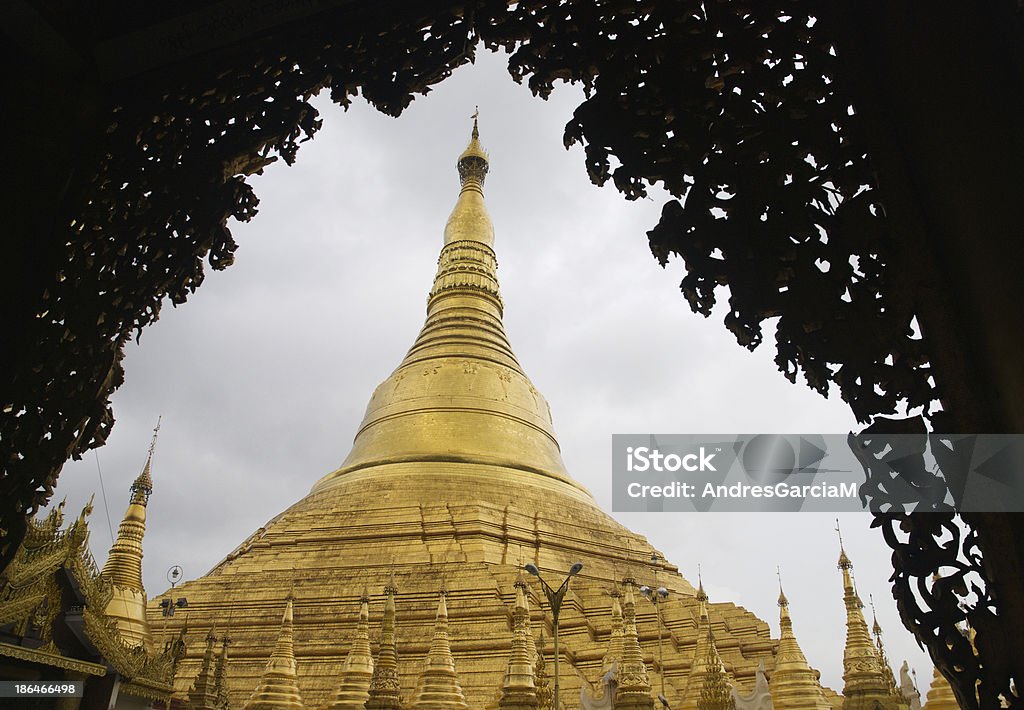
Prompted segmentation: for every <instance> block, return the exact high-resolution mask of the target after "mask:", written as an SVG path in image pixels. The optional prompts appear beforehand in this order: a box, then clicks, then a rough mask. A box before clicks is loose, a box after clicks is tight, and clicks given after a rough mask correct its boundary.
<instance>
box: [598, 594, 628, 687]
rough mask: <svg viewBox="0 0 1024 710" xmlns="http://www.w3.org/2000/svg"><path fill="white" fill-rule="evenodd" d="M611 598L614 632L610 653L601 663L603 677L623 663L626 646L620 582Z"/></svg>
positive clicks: (609, 644) (605, 655) (609, 643)
mask: <svg viewBox="0 0 1024 710" xmlns="http://www.w3.org/2000/svg"><path fill="white" fill-rule="evenodd" d="M609 596H611V598H612V632H611V635H610V636H609V637H608V652H607V653H605V654H604V659H603V660H602V662H601V673H602V675H603V674H605V673H607V672H608V671H609V670H611V667H612V666H613V665H615V664H621V663H622V651H623V644H624V631H625V629H624V626H623V622H622V603H621V601H620V600H621V599H622V593H621V592H620V591H619V585H618V582H615V586H613V587H612V590H611V592H609Z"/></svg>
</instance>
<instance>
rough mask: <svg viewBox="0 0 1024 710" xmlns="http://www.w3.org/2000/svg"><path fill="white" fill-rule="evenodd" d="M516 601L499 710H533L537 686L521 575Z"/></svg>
mask: <svg viewBox="0 0 1024 710" xmlns="http://www.w3.org/2000/svg"><path fill="white" fill-rule="evenodd" d="M514 586H515V589H516V601H515V605H514V606H513V607H512V654H511V656H509V659H508V670H506V671H505V680H504V682H503V683H502V684H501V697H500V699H499V701H498V706H499V707H500V708H501V710H536V708H537V704H538V700H537V683H536V679H535V678H534V661H535V659H534V656H535V655H536V652H535V648H534V640H533V634H532V633H531V631H530V601H529V596H528V589H529V588H528V587H527V584H526V580H525V579H524V578H523V575H522V573H520V574H519V576H518V577H517V578H516V583H515V585H514Z"/></svg>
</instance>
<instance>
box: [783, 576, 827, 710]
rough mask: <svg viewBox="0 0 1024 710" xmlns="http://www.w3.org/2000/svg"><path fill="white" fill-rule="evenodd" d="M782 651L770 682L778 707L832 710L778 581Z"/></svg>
mask: <svg viewBox="0 0 1024 710" xmlns="http://www.w3.org/2000/svg"><path fill="white" fill-rule="evenodd" d="M779 627H780V629H781V631H782V633H781V635H780V637H779V652H778V654H777V655H776V656H775V672H774V673H773V674H772V678H771V681H770V682H769V689H770V691H771V694H772V703H773V705H774V707H775V710H830V708H831V705H830V704H829V702H828V701H827V700H826V699H825V696H824V694H823V693H822V689H821V684H820V683H819V682H818V674H817V673H816V672H815V671H814V670H812V669H811V667H810V666H809V665H808V663H807V658H806V657H805V656H804V652H803V651H802V650H801V649H800V645H799V644H798V643H797V640H796V636H795V635H794V633H793V620H792V619H791V618H790V616H789V600H788V599H786V595H785V593H784V592H783V591H782V585H781V583H780V584H779Z"/></svg>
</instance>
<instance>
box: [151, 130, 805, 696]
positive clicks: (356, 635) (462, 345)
mask: <svg viewBox="0 0 1024 710" xmlns="http://www.w3.org/2000/svg"><path fill="white" fill-rule="evenodd" d="M457 166H458V172H459V177H460V183H461V191H460V192H459V196H458V200H457V202H456V204H455V207H454V209H453V210H452V213H451V217H450V218H449V220H448V223H447V225H446V226H445V230H444V245H443V247H442V248H441V253H440V258H439V260H438V268H437V276H436V278H435V279H434V284H433V287H432V288H431V290H430V294H429V297H428V300H427V316H426V322H425V324H424V326H423V329H422V330H421V332H420V334H419V336H418V337H417V339H416V341H415V343H414V344H413V346H412V348H411V349H410V350H409V353H408V354H407V355H406V357H405V359H404V360H403V361H402V362H401V364H400V365H399V366H398V368H397V369H396V370H395V371H394V373H392V375H391V376H390V377H388V378H387V379H386V380H385V381H384V382H383V383H381V384H380V385H379V386H378V387H377V389H376V390H375V391H374V393H373V396H372V397H371V399H370V402H369V405H368V406H367V408H366V415H365V417H364V419H363V422H362V424H361V426H360V427H359V430H358V431H357V432H356V435H355V440H354V443H353V445H352V450H351V452H350V453H349V454H348V456H347V458H345V460H344V461H343V462H342V464H341V466H340V467H339V468H338V469H337V470H335V471H333V472H331V473H329V474H328V475H326V476H324V477H322V478H321V479H320V480H319V481H317V482H316V483H315V485H313V487H312V490H311V491H310V492H309V494H308V495H306V496H305V497H304V498H302V499H301V500H300V501H298V502H297V503H295V504H294V505H292V506H291V507H289V508H288V509H287V510H285V511H284V512H283V513H281V514H280V515H278V516H277V517H275V518H274V519H272V520H271V521H270V522H268V523H267V524H266V525H265V526H264V527H262V528H260V529H259V530H257V531H256V532H254V533H253V534H252V535H251V536H249V538H248V539H246V540H245V541H244V542H243V543H242V544H241V545H239V546H238V547H237V548H236V549H235V550H234V551H232V552H231V553H230V554H229V555H228V556H227V557H226V558H225V559H224V560H223V561H222V562H220V563H219V564H218V565H217V566H216V567H215V568H214V569H212V570H211V571H210V572H209V573H208V574H207V575H206V576H204V577H202V578H200V579H196V580H193V581H190V582H187V583H185V584H182V585H179V586H178V587H177V588H176V589H175V590H174V596H175V597H187V599H188V609H187V622H186V614H182V613H179V614H177V615H175V616H173V617H171V618H170V619H164V618H162V617H161V613H160V611H161V610H160V606H159V602H158V601H156V600H155V601H154V602H151V603H150V604H149V607H148V613H149V621H150V625H151V628H152V629H154V631H156V630H160V635H158V636H159V638H155V639H154V641H159V640H162V636H163V635H166V636H168V637H169V636H171V635H173V634H177V633H179V631H180V630H181V629H182V627H183V626H184V625H185V624H186V623H187V639H188V641H189V652H188V656H187V657H186V658H184V659H183V660H182V661H181V662H180V663H179V665H178V669H177V676H176V680H175V688H176V692H177V694H178V695H179V696H180V697H181V698H186V697H187V696H188V692H189V689H190V688H191V687H192V686H193V684H194V683H195V681H196V678H197V676H199V675H200V674H201V672H203V669H204V666H205V667H208V666H209V665H210V663H211V660H210V659H208V658H207V659H205V660H204V650H205V649H206V648H207V646H208V644H207V643H205V642H204V639H205V638H206V637H207V634H208V633H210V629H211V628H213V627H214V626H216V628H217V629H218V632H217V633H218V634H219V633H221V632H224V633H226V634H229V635H230V638H231V658H230V662H229V664H228V666H227V669H226V672H225V673H224V674H223V675H224V679H225V683H226V687H227V690H228V695H229V698H230V705H231V707H242V706H243V705H244V704H245V703H246V702H247V701H250V702H252V703H254V704H255V703H256V702H257V700H259V698H260V697H261V696H260V695H259V693H258V692H257V693H256V695H254V689H257V688H265V686H267V684H268V682H269V681H268V680H267V678H268V676H267V673H268V672H269V671H267V669H268V668H270V667H271V666H273V667H274V668H276V667H277V666H281V667H286V670H288V671H289V673H286V674H283V675H282V674H280V673H278V674H277V675H281V677H282V678H285V676H288V677H287V678H285V680H287V681H288V682H289V683H291V682H292V681H291V678H292V676H291V675H290V672H291V668H292V662H293V661H294V668H295V674H296V675H295V676H294V678H295V683H296V684H297V688H298V693H297V694H292V695H289V702H297V701H298V698H299V697H301V702H302V703H303V704H304V706H305V707H307V708H319V707H325V706H327V705H328V704H331V703H337V704H338V706H339V707H359V706H361V703H362V701H363V698H364V697H369V700H368V701H366V702H365V705H366V706H367V707H372V708H379V709H381V710H383V709H394V708H398V707H405V708H414V707H416V708H430V709H432V710H433V709H435V708H442V707H443V708H448V709H449V710H456V709H457V708H461V707H466V706H467V705H468V706H469V707H473V708H498V707H504V708H528V707H533V703H534V699H535V697H547V695H546V694H547V693H548V692H549V688H548V681H547V680H545V681H543V682H541V681H538V684H539V686H542V687H537V688H536V689H535V690H531V685H530V680H529V679H528V678H526V676H525V672H526V671H525V668H526V666H525V663H526V658H527V656H533V655H534V654H536V653H537V650H536V648H534V647H532V646H530V647H527V646H528V645H527V644H526V640H525V637H524V634H525V633H527V631H526V630H527V629H532V632H530V633H532V634H535V635H540V634H543V636H544V637H545V638H547V639H548V640H549V641H548V642H547V643H546V644H544V645H543V646H542V649H543V650H542V653H543V654H544V655H545V656H546V657H544V656H542V657H541V659H540V661H541V663H542V664H543V667H544V668H545V669H546V671H545V672H546V673H547V677H548V678H549V679H550V677H551V674H552V671H553V661H554V657H553V654H552V645H551V643H550V639H551V638H552V626H551V615H550V608H549V606H548V603H547V600H546V599H545V597H544V594H543V593H542V592H541V589H540V587H539V586H538V583H537V581H536V580H535V579H533V578H528V580H529V583H528V584H524V583H523V581H522V578H521V577H520V576H519V574H520V570H521V569H522V566H523V565H524V564H525V563H532V564H534V565H536V566H537V567H538V568H539V570H540V572H541V574H542V575H543V576H544V578H545V579H546V580H548V581H549V582H551V583H552V585H553V586H557V585H558V584H559V583H560V582H561V580H562V578H563V577H564V576H565V574H566V572H567V570H569V568H570V566H572V565H573V563H575V562H581V563H582V564H583V569H582V572H580V573H579V574H578V575H577V576H576V577H574V578H573V580H572V583H571V586H570V589H569V592H568V594H567V596H566V597H565V599H564V603H563V605H562V608H561V616H560V631H559V643H560V659H559V660H560V664H561V666H560V668H561V669H560V681H561V702H562V704H563V705H564V706H566V707H569V708H574V707H579V704H580V690H581V688H587V689H588V690H591V688H588V687H587V686H594V687H595V688H596V687H597V684H598V682H599V681H600V679H601V677H602V675H603V673H604V672H605V671H606V670H607V668H608V664H609V663H612V662H614V663H616V664H617V667H618V669H619V672H620V687H619V693H620V697H619V701H618V702H619V704H620V705H622V704H623V703H624V704H625V705H628V706H629V707H634V706H635V707H636V708H650V707H651V706H652V703H655V704H656V703H657V701H656V700H652V698H653V694H652V693H651V687H652V686H653V687H655V688H659V689H660V687H661V681H662V674H664V686H665V694H666V696H667V697H666V699H667V700H668V702H669V703H671V704H672V705H673V706H675V707H682V706H684V705H685V706H692V707H695V706H696V704H697V702H698V700H699V699H700V697H701V692H702V690H703V685H704V683H703V676H701V677H700V678H691V677H690V670H691V668H694V666H695V665H696V666H701V667H703V666H704V665H706V663H707V659H706V658H705V657H704V656H705V653H704V652H705V651H706V650H707V640H708V639H713V646H714V649H715V652H716V654H718V656H719V657H720V658H721V664H722V665H721V670H722V671H723V672H724V673H727V674H728V677H729V678H730V679H731V680H732V681H733V682H735V683H738V684H739V685H740V686H749V687H753V684H754V679H755V674H756V672H757V668H758V665H759V663H762V662H763V664H764V666H765V667H766V668H767V669H768V671H769V673H770V672H771V671H772V670H773V669H774V667H775V660H774V659H775V654H776V651H777V647H778V642H777V641H774V640H772V638H771V637H770V633H769V628H768V625H767V624H766V623H765V622H764V621H762V620H760V619H758V618H757V617H755V616H754V615H753V614H751V613H749V612H748V611H746V610H745V609H743V608H742V607H738V606H735V605H733V604H729V603H708V601H707V598H706V596H705V595H703V594H702V595H701V596H700V598H698V595H697V590H695V589H694V588H693V586H692V585H691V584H690V583H689V582H688V581H687V580H685V579H683V577H682V576H680V574H679V572H678V568H677V567H676V566H674V565H672V564H670V563H668V562H667V561H665V560H664V557H663V556H662V555H660V554H658V553H657V551H655V550H652V548H651V546H650V544H649V543H648V542H647V540H646V539H644V538H643V537H642V536H640V535H637V534H635V533H632V532H631V531H629V530H628V529H626V528H625V527H623V526H622V525H620V524H618V523H617V522H615V521H614V520H613V519H612V518H611V517H609V516H608V515H607V514H605V513H604V512H602V511H601V510H600V509H599V508H598V507H597V505H596V504H595V502H594V499H593V497H592V496H591V494H590V493H589V492H588V491H587V490H586V489H585V488H583V487H582V486H581V485H580V484H579V483H577V482H576V481H574V480H573V479H572V477H571V476H570V475H569V473H568V472H567V471H566V469H565V466H564V464H563V463H562V458H561V454H560V451H559V446H558V442H557V440H556V438H555V435H554V430H553V427H552V421H551V413H550V410H549V408H548V405H547V402H546V401H545V400H544V397H543V396H542V395H541V394H540V392H538V391H537V389H536V388H535V387H534V386H533V385H532V384H531V383H530V380H529V379H528V378H527V376H526V374H525V373H524V372H523V370H522V368H521V367H520V365H519V363H518V361H517V360H516V357H515V355H514V353H513V351H512V348H511V346H510V345H509V341H508V338H507V336H506V334H505V330H504V326H503V324H502V310H503V304H502V299H501V296H500V294H499V290H498V280H497V274H496V270H497V262H496V258H495V252H494V228H493V225H492V223H491V219H490V216H489V215H488V212H487V208H486V206H485V204H484V196H483V184H484V178H485V176H486V174H487V171H488V167H489V166H488V158H487V155H486V153H485V152H484V151H483V149H482V147H481V144H480V141H479V132H478V130H477V125H476V122H475V121H474V126H473V132H472V138H471V140H470V143H469V146H468V147H467V148H466V150H465V151H464V152H463V153H462V155H460V156H459V159H458V163H457ZM623 578H631V579H635V581H636V583H637V584H647V585H650V586H651V587H655V588H657V587H665V588H666V589H667V590H668V592H669V596H668V599H667V600H665V601H663V602H662V603H660V604H659V607H658V608H660V612H661V618H662V623H663V631H662V633H663V654H664V659H663V663H661V664H659V663H657V658H656V650H655V649H656V638H657V634H658V629H657V626H656V624H657V623H658V622H657V617H656V613H657V611H656V608H655V606H654V605H652V604H649V603H647V602H646V600H645V599H643V598H641V597H639V596H638V595H635V594H634V593H633V589H632V586H631V585H630V584H628V583H627V584H626V586H625V588H624V589H622V590H621V594H622V597H621V599H623V601H622V603H621V604H620V596H619V594H620V591H619V590H620V588H619V587H618V583H619V582H620V581H621V580H622V579H623ZM517 579H518V580H519V583H518V586H517ZM364 589H365V590H369V596H368V597H364ZM363 598H366V599H368V603H362V602H361V600H362V599H363ZM282 609H287V612H286V614H285V620H286V621H285V627H286V630H285V631H282V622H281V618H282ZM382 623H383V633H382V632H381V629H382ZM367 625H368V626H369V629H370V633H369V637H370V645H371V647H372V650H373V658H372V659H370V658H368V657H367V640H366V638H367V631H366V629H367ZM282 634H284V636H286V637H287V641H288V643H287V644H285V645H286V646H287V647H288V648H287V649H286V651H287V652H285V651H282V650H281V648H277V650H275V648H276V647H278V646H281V643H279V636H281V635H282ZM284 636H282V637H284ZM534 641H536V638H535V639H534ZM542 643H543V642H542ZM790 646H794V647H795V642H791V643H790ZM787 648H788V647H787ZM353 649H354V650H353ZM272 652H273V655H272ZM207 655H208V654H207ZM791 655H792V654H791ZM510 658H512V659H513V661H510ZM268 659H270V666H268ZM282 659H284V660H282ZM449 660H450V661H451V664H450V665H449ZM799 660H800V659H799V658H796V657H794V658H790V657H789V656H787V662H788V663H789V664H790V665H791V666H792V667H793V670H791V671H790V673H791V675H793V678H794V680H792V681H790V685H789V687H790V688H791V689H793V690H798V689H799V688H806V689H807V691H808V692H809V693H810V694H811V695H813V697H812V698H810V699H809V700H806V701H804V702H800V699H799V698H792V699H791V707H794V708H797V707H799V708H805V707H806V708H810V707H814V708H821V707H822V700H821V695H820V690H819V688H818V686H817V684H816V676H814V680H812V676H811V675H809V673H810V671H809V670H808V671H805V670H803V669H804V665H803V664H801V663H800V662H799ZM275 664H276V665H275ZM452 670H454V675H453V674H452V672H451V671H452ZM205 672H206V673H209V671H208V670H207V671H205ZM801 674H802V675H801ZM271 675H273V674H271ZM277 675H274V676H273V678H272V679H274V678H277ZM396 679H397V684H396ZM278 680H280V679H278ZM282 682H283V681H282ZM289 692H290V691H289ZM797 694H799V692H798V693H797ZM705 695H707V693H705ZM463 697H464V699H465V700H464V701H463V700H462V698H463ZM439 698H440V699H439ZM625 705H624V706H625ZM254 706H255V705H254ZM548 707H550V703H549V704H548Z"/></svg>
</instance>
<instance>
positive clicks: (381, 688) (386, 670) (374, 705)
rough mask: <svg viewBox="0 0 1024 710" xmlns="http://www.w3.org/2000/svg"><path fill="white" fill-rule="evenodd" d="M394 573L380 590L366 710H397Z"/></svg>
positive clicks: (399, 704)
mask: <svg viewBox="0 0 1024 710" xmlns="http://www.w3.org/2000/svg"><path fill="white" fill-rule="evenodd" d="M396 594H398V587H396V586H395V573H394V571H392V572H391V576H390V578H389V579H388V583H387V585H385V587H384V617H383V619H381V625H380V648H379V649H378V651H377V662H376V663H375V664H374V666H373V675H372V676H370V687H369V689H368V691H367V692H368V700H367V701H366V710H401V707H402V699H401V690H402V688H401V685H400V684H399V681H398V653H397V651H396V648H395V595H396Z"/></svg>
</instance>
